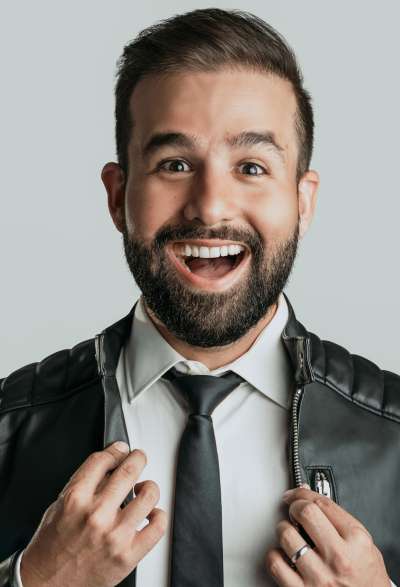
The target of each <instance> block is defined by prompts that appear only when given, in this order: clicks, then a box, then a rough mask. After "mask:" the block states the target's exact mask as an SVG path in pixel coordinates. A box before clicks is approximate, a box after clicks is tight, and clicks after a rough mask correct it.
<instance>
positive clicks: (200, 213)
mask: <svg viewBox="0 0 400 587" xmlns="http://www.w3.org/2000/svg"><path fill="white" fill-rule="evenodd" d="M239 210H240V206H239V194H238V187H237V186H235V185H234V182H233V180H232V177H231V172H230V171H229V170H224V169H221V167H218V168H216V169H213V170H212V169H209V168H208V169H206V168H204V169H203V170H202V172H198V173H197V174H196V179H194V181H193V182H192V184H191V186H190V192H189V194H188V199H187V202H186V204H185V206H184V210H183V214H184V217H185V219H186V220H188V221H193V220H195V219H198V220H200V221H201V222H202V223H203V224H205V225H207V226H213V225H214V224H218V223H221V222H229V221H231V220H234V219H235V218H236V217H237V216H238V214H239Z"/></svg>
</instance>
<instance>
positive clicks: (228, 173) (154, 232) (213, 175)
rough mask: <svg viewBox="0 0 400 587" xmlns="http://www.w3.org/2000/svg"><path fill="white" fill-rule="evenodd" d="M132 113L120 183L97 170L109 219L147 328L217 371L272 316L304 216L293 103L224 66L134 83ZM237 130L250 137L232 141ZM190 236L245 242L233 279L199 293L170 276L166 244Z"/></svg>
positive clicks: (277, 86) (283, 88) (309, 182)
mask: <svg viewBox="0 0 400 587" xmlns="http://www.w3.org/2000/svg"><path fill="white" fill-rule="evenodd" d="M130 109H131V115H132V119H133V121H134V129H133V132H132V135H131V139H130V142H129V146H128V155H129V172H128V177H127V178H125V176H124V173H123V171H122V169H121V168H120V166H119V165H118V164H117V163H113V162H110V163H107V164H106V165H105V166H104V167H103V170H102V176H101V177H102V181H103V183H104V185H105V188H106V190H107V194H108V206H109V210H110V214H111V217H112V219H113V222H114V224H115V226H116V228H117V229H118V230H119V231H120V232H121V233H122V235H123V242H124V250H125V256H126V260H127V263H128V266H129V268H130V271H131V272H132V275H133V277H134V279H135V281H136V283H137V285H138V286H139V288H140V289H141V291H142V294H143V297H144V300H145V307H146V312H147V314H148V315H149V317H150V319H151V320H152V321H153V323H154V325H155V327H156V328H157V329H158V330H159V332H160V333H161V335H162V336H163V337H164V338H165V339H166V340H167V341H168V342H169V344H170V345H171V346H173V347H174V348H175V349H176V350H177V351H178V352H179V353H180V354H181V355H183V356H184V357H186V358H187V359H191V360H197V361H201V362H202V363H204V364H205V365H207V367H208V368H209V369H216V368H218V367H220V366H223V365H226V364H228V363H230V362H232V361H234V360H235V359H236V358H238V357H239V356H241V355H242V354H243V353H245V352H246V351H247V350H248V349H249V348H250V347H251V345H252V344H253V343H254V341H255V339H256V338H257V337H258V335H259V334H260V333H261V331H262V330H263V329H264V328H265V327H266V326H267V325H268V323H269V322H270V321H271V320H272V318H273V316H274V315H275V312H276V308H277V298H278V296H279V293H280V292H281V291H282V289H283V288H284V286H285V284H286V282H287V279H288V277H289V274H290V272H291V269H292V266H293V262H294V259H295V256H296V252H297V246H298V240H299V239H301V238H302V237H303V235H304V234H305V232H306V230H307V228H308V226H309V224H310V222H311V220H312V217H313V214H314V209H315V204H316V196H317V189H318V185H319V176H318V173H317V172H316V171H313V170H308V171H307V172H306V173H305V174H304V175H303V177H302V178H301V179H300V182H299V184H298V185H296V164H297V156H298V144H297V136H296V133H295V127H294V115H295V111H296V101H295V96H294V93H293V90H292V88H291V85H290V83H289V82H288V81H286V80H282V79H280V78H279V77H277V76H275V75H269V74H266V73H258V72H254V71H252V70H248V69H243V68H242V69H235V70H234V69H227V68H224V69H220V70H218V71H215V72H190V71H188V72H180V73H174V74H168V75H166V76H161V75H153V76H150V77H147V78H145V79H142V80H141V81H140V82H139V83H138V84H137V86H136V88H135V89H134V91H133V93H132V96H131V100H130ZM246 132H247V133H250V132H251V133H258V136H257V137H256V140H255V139H254V136H255V135H252V139H251V140H250V139H249V135H247V141H244V140H242V141H240V140H238V139H236V141H234V140H233V137H235V136H236V137H237V136H238V135H240V134H241V133H246ZM170 133H171V134H173V135H174V137H171V134H170ZM159 134H169V135H170V136H169V137H167V139H166V138H165V136H164V137H161V138H160V137H158V138H157V137H156V138H154V135H159ZM261 134H262V135H263V136H264V138H263V139H262V140H261V139H260V137H259V135H261ZM182 135H185V136H182ZM242 136H243V134H242ZM265 136H267V139H268V140H267V139H266V138H265ZM172 139H174V140H172ZM273 143H275V145H274V144H273ZM149 144H150V147H149V148H147V149H145V147H146V145H149ZM200 239H206V240H207V241H209V242H207V245H208V246H219V245H221V246H222V244H223V243H222V242H218V241H219V240H221V241H229V242H230V243H235V242H237V243H241V244H243V245H245V246H246V251H247V253H246V254H247V255H248V258H247V262H245V261H243V266H242V267H243V268H242V270H240V266H239V269H238V271H237V275H238V276H237V277H236V278H233V281H232V283H231V284H227V285H225V286H221V287H218V286H213V284H212V282H210V285H207V287H206V286H198V285H194V284H193V283H192V282H190V281H189V280H188V279H187V278H186V277H184V276H183V274H182V273H181V272H179V271H177V269H176V267H175V265H174V263H173V262H172V260H171V256H170V252H171V249H172V243H174V242H176V241H180V242H182V241H189V240H190V241H196V240H200ZM210 239H211V241H210ZM199 244H201V243H199ZM203 244H206V243H203ZM232 274H233V272H232ZM235 275H236V274H235Z"/></svg>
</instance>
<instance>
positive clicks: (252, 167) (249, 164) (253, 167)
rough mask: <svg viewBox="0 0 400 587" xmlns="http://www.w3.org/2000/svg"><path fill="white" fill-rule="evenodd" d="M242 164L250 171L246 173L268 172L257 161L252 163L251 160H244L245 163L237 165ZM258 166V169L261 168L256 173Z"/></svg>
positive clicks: (263, 173)
mask: <svg viewBox="0 0 400 587" xmlns="http://www.w3.org/2000/svg"><path fill="white" fill-rule="evenodd" d="M242 166H246V167H247V168H249V169H250V170H251V171H250V173H247V174H246V175H255V176H257V175H265V174H268V172H267V170H266V169H264V167H262V166H261V165H258V163H253V162H252V161H246V163H242V164H241V165H239V167H242ZM257 167H258V169H261V170H262V173H257V170H256V168H257Z"/></svg>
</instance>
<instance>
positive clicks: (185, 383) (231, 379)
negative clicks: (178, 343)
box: [163, 367, 243, 416]
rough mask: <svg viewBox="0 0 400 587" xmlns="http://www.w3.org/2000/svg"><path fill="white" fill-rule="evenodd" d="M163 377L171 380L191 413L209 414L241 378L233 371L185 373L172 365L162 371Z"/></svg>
mask: <svg viewBox="0 0 400 587" xmlns="http://www.w3.org/2000/svg"><path fill="white" fill-rule="evenodd" d="M163 377H165V378H166V379H168V380H169V381H172V382H173V384H174V387H175V388H176V389H177V391H179V393H181V395H183V396H184V398H185V399H186V400H187V402H188V403H189V406H190V408H191V410H192V414H198V415H199V414H203V415H207V416H211V414H212V413H213V411H214V410H215V408H216V407H217V406H218V404H219V403H220V402H222V400H223V399H225V397H226V396H227V395H229V393H230V392H231V391H233V390H234V389H235V387H237V386H238V385H239V384H240V383H241V382H242V381H243V378H242V377H240V375H237V374H236V373H234V372H233V371H228V372H227V373H225V374H224V375H221V376H220V377H217V376H215V375H185V374H184V373H180V372H179V371H177V370H176V369H175V368H174V367H172V369H170V370H169V371H167V372H166V373H164V375H163Z"/></svg>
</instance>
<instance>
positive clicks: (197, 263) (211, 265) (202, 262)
mask: <svg viewBox="0 0 400 587" xmlns="http://www.w3.org/2000/svg"><path fill="white" fill-rule="evenodd" d="M235 259H236V257H229V256H227V257H214V258H213V259H203V258H201V257H193V258H191V259H190V260H188V261H187V265H188V266H189V268H190V270H191V271H192V273H195V274H196V275H200V277H207V278H209V279H217V278H218V277H223V276H224V275H226V274H227V273H229V271H231V269H232V266H233V264H234V262H235Z"/></svg>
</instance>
